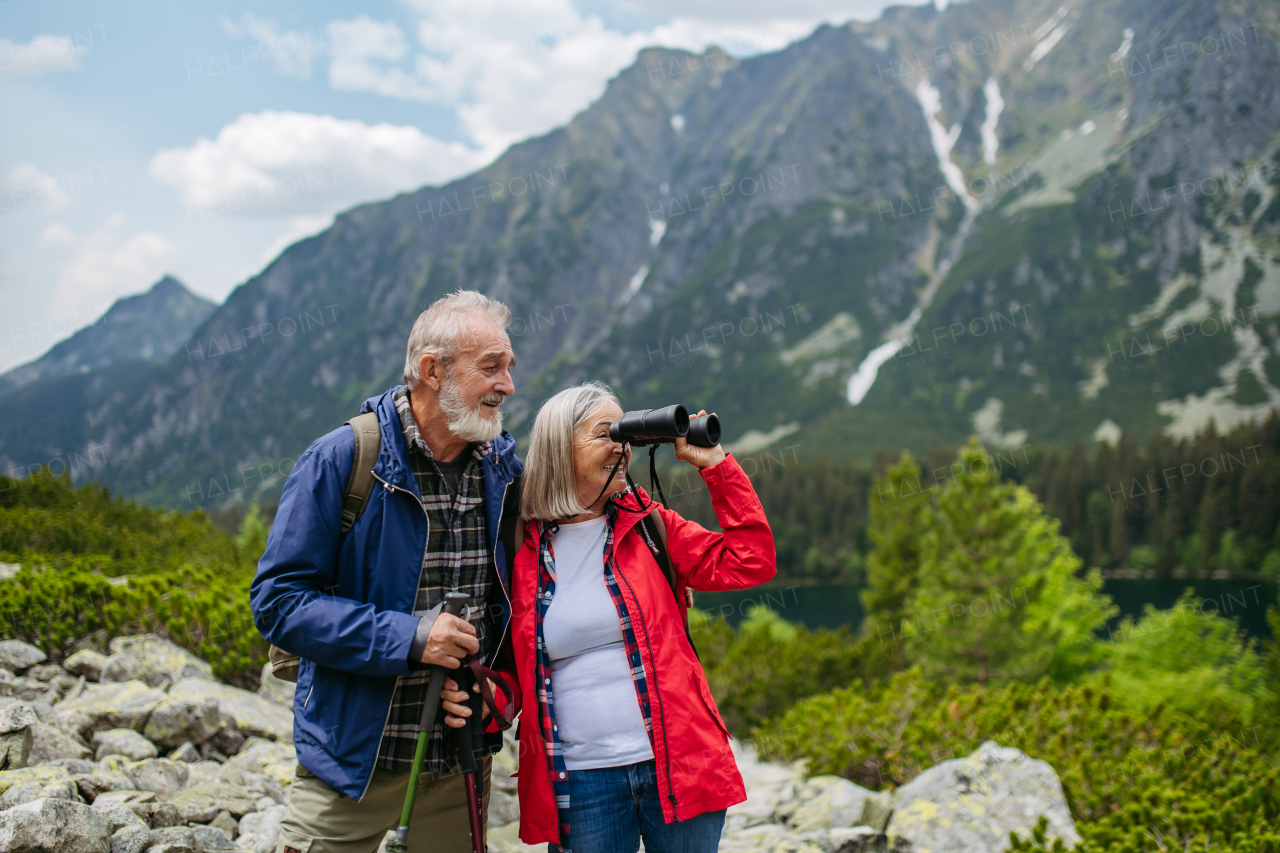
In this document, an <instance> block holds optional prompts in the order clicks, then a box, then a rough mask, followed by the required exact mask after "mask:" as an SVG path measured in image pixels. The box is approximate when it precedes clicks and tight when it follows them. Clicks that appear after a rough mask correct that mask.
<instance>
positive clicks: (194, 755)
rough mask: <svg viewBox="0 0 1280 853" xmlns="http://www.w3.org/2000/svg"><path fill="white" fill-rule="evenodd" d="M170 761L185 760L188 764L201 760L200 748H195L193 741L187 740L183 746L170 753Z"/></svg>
mask: <svg viewBox="0 0 1280 853" xmlns="http://www.w3.org/2000/svg"><path fill="white" fill-rule="evenodd" d="M169 760H170V761H184V762H186V763H187V764H195V763H196V762H197V761H199V760H200V750H198V749H196V748H195V745H194V744H192V743H191V741H187V742H186V743H184V744H182V746H180V747H178V748H177V749H175V750H174V751H173V752H171V753H169Z"/></svg>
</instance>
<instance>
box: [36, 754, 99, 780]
mask: <svg viewBox="0 0 1280 853" xmlns="http://www.w3.org/2000/svg"><path fill="white" fill-rule="evenodd" d="M47 763H49V764H51V765H53V766H55V767H61V768H63V769H64V770H66V771H67V772H68V773H70V774H71V775H72V776H81V775H83V774H86V773H93V772H95V771H97V769H98V765H96V764H94V763H93V762H92V761H85V760H84V759H81V758H55V759H54V760H53V761H50V762H47Z"/></svg>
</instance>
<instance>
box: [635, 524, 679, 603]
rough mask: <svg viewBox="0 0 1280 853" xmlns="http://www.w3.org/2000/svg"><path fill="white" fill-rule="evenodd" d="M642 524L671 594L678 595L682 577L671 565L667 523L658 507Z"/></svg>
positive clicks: (646, 538)
mask: <svg viewBox="0 0 1280 853" xmlns="http://www.w3.org/2000/svg"><path fill="white" fill-rule="evenodd" d="M640 523H641V524H642V525H644V533H645V540H646V541H647V543H648V545H649V550H650V551H652V552H653V558H654V559H655V560H657V561H658V568H660V569H662V573H663V574H664V575H666V576H667V585H668V586H670V587H671V594H672V595H677V590H678V589H679V583H680V577H679V576H678V575H677V574H676V567H675V566H673V565H672V564H671V554H669V553H668V552H667V523H666V522H665V521H663V520H662V516H661V515H659V514H658V508H657V507H656V506H655V507H654V508H653V509H651V510H649V514H648V515H646V516H645V517H644V518H643V519H641V520H640Z"/></svg>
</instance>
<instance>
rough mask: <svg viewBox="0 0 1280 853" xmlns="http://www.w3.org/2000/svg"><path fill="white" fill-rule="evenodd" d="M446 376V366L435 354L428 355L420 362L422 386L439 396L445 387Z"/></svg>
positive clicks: (419, 369) (419, 370) (419, 371)
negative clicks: (442, 387)
mask: <svg viewBox="0 0 1280 853" xmlns="http://www.w3.org/2000/svg"><path fill="white" fill-rule="evenodd" d="M444 374H445V370H444V364H442V363H441V361H440V359H439V358H437V357H436V354H435V353H433V352H429V353H426V354H424V355H423V356H422V358H421V359H419V360H418V375H419V376H421V377H422V384H424V385H426V386H427V387H428V388H430V389H431V390H432V391H435V392H436V393H437V394H438V393H440V388H441V386H443V385H444Z"/></svg>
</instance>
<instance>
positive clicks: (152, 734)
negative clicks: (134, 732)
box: [142, 695, 222, 749]
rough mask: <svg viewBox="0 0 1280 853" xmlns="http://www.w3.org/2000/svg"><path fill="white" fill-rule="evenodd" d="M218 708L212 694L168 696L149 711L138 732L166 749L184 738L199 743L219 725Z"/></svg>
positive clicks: (185, 740)
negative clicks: (200, 696)
mask: <svg viewBox="0 0 1280 853" xmlns="http://www.w3.org/2000/svg"><path fill="white" fill-rule="evenodd" d="M218 707H219V703H218V700H217V699H216V698H215V697H213V696H206V697H204V698H202V699H197V698H192V697H185V696H182V695H179V696H168V697H166V698H165V699H164V701H162V702H161V703H160V704H159V705H157V706H156V707H155V710H154V711H152V712H151V716H150V717H149V718H148V719H147V724H146V726H144V727H143V729H142V733H143V734H144V735H146V736H147V738H148V739H149V740H152V741H155V742H156V743H157V744H158V745H160V746H163V747H166V748H169V749H172V748H174V747H176V746H179V745H181V744H183V743H186V742H188V741H190V742H191V743H193V744H195V745H196V746H199V745H200V744H202V743H204V742H205V741H207V740H209V739H210V738H211V737H213V736H214V735H215V734H217V733H218V730H219V729H221V728H222V713H221V712H220V711H219V710H218Z"/></svg>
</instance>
